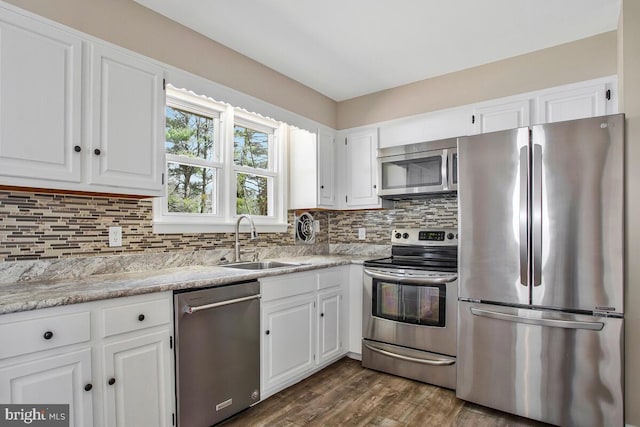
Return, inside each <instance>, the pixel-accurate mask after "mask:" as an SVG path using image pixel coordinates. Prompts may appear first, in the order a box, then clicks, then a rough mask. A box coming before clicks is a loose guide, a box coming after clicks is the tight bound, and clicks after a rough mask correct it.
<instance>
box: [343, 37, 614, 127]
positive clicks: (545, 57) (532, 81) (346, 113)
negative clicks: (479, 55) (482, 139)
mask: <svg viewBox="0 0 640 427" xmlns="http://www.w3.org/2000/svg"><path fill="white" fill-rule="evenodd" d="M616 71H617V66H616V31H611V32H608V33H603V34H600V35H597V36H593V37H589V38H586V39H582V40H578V41H575V42H572V43H567V44H563V45H559V46H555V47H551V48H548V49H543V50H539V51H536V52H532V53H529V54H526V55H520V56H515V57H513V58H509V59H505V60H502V61H497V62H493V63H490V64H486V65H481V66H478V67H474V68H469V69H466V70H462V71H458V72H455V73H451V74H446V75H444V76H439V77H434V78H431V79H427V80H422V81H419V82H415V83H411V84H408V85H404V86H400V87H396V88H393V89H388V90H384V91H380V92H376V93H373V94H370V95H365V96H361V97H358V98H353V99H349V100H346V101H342V102H339V103H338V129H348V128H352V127H355V126H361V125H365V124H371V123H376V122H381V121H385V120H391V119H395V118H400V117H406V116H411V115H414V114H420V113H427V112H430V111H436V110H441V109H444V108H450V107H456V106H460V105H466V104H471V103H474V102H479V101H486V100H489V99H494V98H500V97H503V96H509V95H515V94H518V93H523V92H530V91H534V90H539V89H544V88H548V87H553V86H559V85H562V84H567V83H573V82H578V81H581V80H589V79H593V78H597V77H605V76H609V75H614V74H616Z"/></svg>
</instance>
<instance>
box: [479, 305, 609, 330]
mask: <svg viewBox="0 0 640 427" xmlns="http://www.w3.org/2000/svg"><path fill="white" fill-rule="evenodd" d="M471 314H473V315H474V316H481V317H489V318H491V319H497V320H506V321H508V322H516V323H526V324H529V325H538V326H549V327H552V328H566V329H590V330H592V331H601V330H602V328H604V323H602V322H578V321H575V320H555V319H535V318H532V317H524V316H516V315H513V314H507V313H499V312H495V311H489V310H482V309H479V308H472V309H471Z"/></svg>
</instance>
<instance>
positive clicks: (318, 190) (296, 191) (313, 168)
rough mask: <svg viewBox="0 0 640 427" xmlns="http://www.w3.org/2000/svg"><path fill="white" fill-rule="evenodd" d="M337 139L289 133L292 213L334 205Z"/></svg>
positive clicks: (321, 133) (319, 134) (321, 134)
mask: <svg viewBox="0 0 640 427" xmlns="http://www.w3.org/2000/svg"><path fill="white" fill-rule="evenodd" d="M334 159H335V136H334V135H333V134H332V133H329V132H326V131H324V130H318V132H317V133H311V132H308V131H306V130H304V129H298V128H291V130H290V131H289V209H313V208H332V207H334V205H335V168H334Z"/></svg>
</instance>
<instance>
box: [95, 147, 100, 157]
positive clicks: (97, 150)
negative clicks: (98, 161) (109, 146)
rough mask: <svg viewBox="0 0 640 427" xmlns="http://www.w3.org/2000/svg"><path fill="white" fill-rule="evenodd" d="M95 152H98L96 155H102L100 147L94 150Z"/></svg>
mask: <svg viewBox="0 0 640 427" xmlns="http://www.w3.org/2000/svg"><path fill="white" fill-rule="evenodd" d="M93 152H94V153H95V154H96V156H99V155H100V149H99V148H96V149H95V150H93Z"/></svg>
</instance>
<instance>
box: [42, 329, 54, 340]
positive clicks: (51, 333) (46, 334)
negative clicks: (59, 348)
mask: <svg viewBox="0 0 640 427" xmlns="http://www.w3.org/2000/svg"><path fill="white" fill-rule="evenodd" d="M43 336H44V339H45V340H50V339H51V338H53V332H51V331H47V332H45V333H44V335H43Z"/></svg>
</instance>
